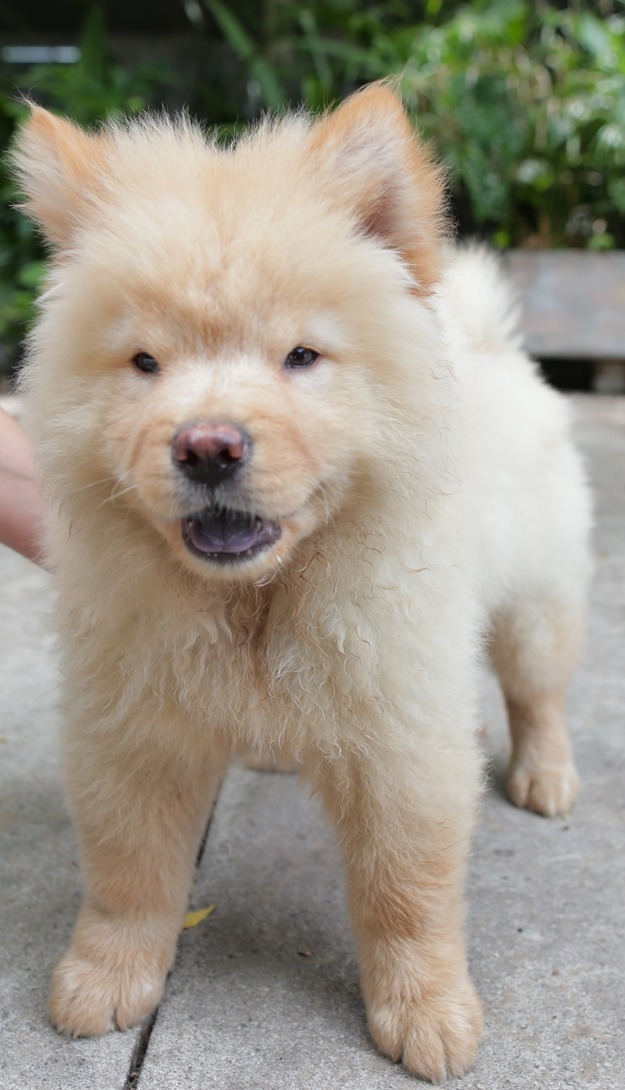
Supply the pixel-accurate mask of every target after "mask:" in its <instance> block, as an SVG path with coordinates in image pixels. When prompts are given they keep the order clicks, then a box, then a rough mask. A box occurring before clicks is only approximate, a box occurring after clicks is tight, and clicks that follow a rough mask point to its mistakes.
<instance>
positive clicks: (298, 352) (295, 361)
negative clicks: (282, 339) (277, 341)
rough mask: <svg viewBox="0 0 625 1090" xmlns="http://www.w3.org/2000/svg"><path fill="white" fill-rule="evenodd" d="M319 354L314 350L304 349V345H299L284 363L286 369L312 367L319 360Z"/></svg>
mask: <svg viewBox="0 0 625 1090" xmlns="http://www.w3.org/2000/svg"><path fill="white" fill-rule="evenodd" d="M318 356H319V353H318V352H315V350H314V348H303V347H302V345H298V346H297V348H293V349H292V351H291V352H289V354H288V356H287V357H286V359H285V361H284V366H285V367H310V365H311V364H312V363H314V362H315V360H316V359H317V358H318Z"/></svg>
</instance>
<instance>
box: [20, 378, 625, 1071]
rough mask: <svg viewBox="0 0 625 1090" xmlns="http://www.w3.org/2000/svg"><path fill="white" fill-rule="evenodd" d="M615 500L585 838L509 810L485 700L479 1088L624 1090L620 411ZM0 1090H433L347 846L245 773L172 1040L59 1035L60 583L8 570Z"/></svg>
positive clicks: (66, 832) (583, 803)
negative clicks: (386, 999) (380, 1017)
mask: <svg viewBox="0 0 625 1090" xmlns="http://www.w3.org/2000/svg"><path fill="white" fill-rule="evenodd" d="M575 400H576V403H577V408H578V412H579V422H578V433H579V436H580V440H581V442H582V445H583V447H584V449H585V451H586V453H587V457H588V460H589V466H590V470H591V474H592V477H593V482H594V486H595V492H596V496H597V517H598V526H597V534H596V539H595V546H596V554H597V577H596V580H595V585H594V590H593V604H592V613H591V619H590V631H589V638H588V643H587V647H586V652H585V656H584V661H583V664H582V667H581V669H580V671H579V673H578V675H577V677H576V680H575V684H574V686H573V690H572V693H571V699H570V719H571V728H572V733H573V736H574V742H575V750H576V755H577V761H578V766H579V768H580V771H581V774H582V778H583V793H582V796H581V799H580V802H579V804H578V806H577V808H576V810H575V812H574V814H573V816H572V818H571V819H570V820H569V821H563V820H560V819H558V820H554V821H548V820H545V819H541V818H538V817H536V816H534V815H532V814H528V813H525V812H520V811H518V810H515V809H513V808H512V807H511V806H510V805H509V804H508V803H507V802H506V801H505V800H504V798H503V794H502V787H501V783H502V774H503V768H504V765H505V758H506V752H507V738H506V734H505V730H504V724H503V716H502V708H501V701H500V698H499V695H498V693H497V691H496V689H495V686H494V684H493V683H492V682H491V681H488V682H487V683H486V685H485V719H486V720H487V721H488V724H489V738H488V743H487V744H488V750H489V754H490V759H491V768H492V774H491V784H490V790H489V792H488V794H487V796H486V798H485V799H484V804H483V808H482V816H481V822H480V826H479V831H478V835H477V839H476V844H475V850H474V855H473V859H472V866H471V874H470V881H469V904H470V915H469V949H470V959H471V965H472V970H473V975H474V979H475V981H476V984H477V986H478V988H479V990H480V993H481V995H482V998H483V1000H484V1005H485V1012H486V1036H485V1041H484V1044H483V1046H482V1049H481V1052H480V1055H479V1059H478V1062H477V1065H476V1067H475V1069H474V1070H473V1071H472V1072H471V1073H470V1074H469V1075H468V1076H467V1077H466V1078H465V1079H464V1080H462V1081H461V1082H460V1081H452V1082H451V1083H449V1084H448V1085H449V1086H451V1087H460V1086H462V1087H463V1088H465V1090H534V1088H536V1090H539V1088H540V1090H545V1088H549V1090H582V1088H584V1090H623V1088H624V1087H625V1024H624V1023H625V943H624V942H623V931H624V924H625V790H624V784H623V769H624V767H625V729H624V728H625V661H624V659H623V632H624V624H625V548H624V543H625V399H623V398H611V399H610V398H600V397H597V396H588V397H585V396H584V397H582V396H580V397H577V398H576V399H575ZM0 579H1V581H2V588H3V593H2V605H1V607H0V712H1V717H0V1086H1V1087H2V1088H3V1090H18V1088H19V1090H79V1088H80V1090H87V1088H94V1090H135V1088H137V1090H213V1088H215V1090H216V1088H220V1090H222V1088H223V1090H365V1088H366V1090H381V1088H390V1090H393V1088H395V1087H397V1088H399V1087H408V1086H416V1085H419V1084H418V1083H416V1082H415V1080H414V1079H412V1078H411V1077H410V1076H409V1075H407V1074H406V1073H405V1071H404V1070H403V1069H402V1068H401V1067H399V1066H395V1065H393V1064H391V1063H390V1062H389V1061H387V1060H385V1059H384V1058H383V1057H381V1056H380V1055H378V1053H377V1052H376V1051H375V1049H374V1048H373V1046H372V1044H371V1042H370V1040H369V1038H368V1036H367V1032H366V1026H365V1018H364V1011H363V1007H362V1004H361V1000H360V996H359V988H358V974H357V966H356V959H355V953H354V945H353V941H352V938H351V935H350V930H349V925H348V921H347V915H346V911H345V908H344V904H343V881H342V875H341V868H340V863H339V858H338V853H337V850H336V847H335V845H334V840H333V835H332V831H331V830H330V829H329V828H328V827H327V825H326V824H325V822H324V820H323V818H322V816H321V814H320V812H319V808H318V806H317V805H316V803H315V802H314V801H310V800H309V799H308V798H307V796H306V794H305V792H304V791H302V790H301V789H300V788H299V786H298V784H297V782H296V780H295V778H294V777H292V776H284V775H277V774H267V773H261V772H250V771H247V770H243V769H234V770H232V772H231V773H230V775H229V777H228V779H227V781H226V783H225V785H224V787H223V788H222V792H221V795H220V798H219V800H218V804H217V808H216V812H215V816H214V819H213V822H212V825H211V828H210V832H209V836H208V841H207V845H206V849H205V852H204V856H203V859H202V861H201V865H200V867H199V871H198V875H197V881H196V884H195V888H194V891H193V896H192V907H194V908H196V907H197V908H202V907H205V906H207V905H208V904H215V905H216V908H215V911H214V912H213V913H212V915H210V916H209V917H207V918H206V919H205V920H204V921H203V922H202V923H200V924H199V925H198V926H197V927H195V928H193V929H191V930H188V931H185V932H184V933H183V935H182V936H181V940H180V949H179V954H178V958H177V962H176V965H175V967H174V971H173V973H172V975H171V977H170V980H169V983H168V987H167V991H166V995H165V998H164V1000H163V1002H162V1003H161V1007H160V1010H159V1012H158V1015H157V1018H156V1020H155V1021H154V1023H153V1024H152V1023H151V1022H150V1023H148V1024H146V1025H145V1026H144V1027H140V1028H139V1029H138V1030H135V1031H129V1032H127V1033H124V1034H121V1033H117V1034H112V1035H109V1036H108V1037H105V1038H103V1039H101V1040H95V1041H93V1040H90V1041H67V1040H64V1039H62V1038H60V1037H58V1036H57V1034H56V1033H55V1032H54V1031H53V1030H52V1029H51V1027H50V1025H49V1023H48V1021H47V1014H46V993H47V988H48V983H49V977H50V973H51V970H52V968H53V966H54V963H55V962H56V960H57V959H58V957H59V956H60V954H61V952H62V950H63V948H64V946H65V944H66V942H67V940H68V938H69V934H70V930H71V926H72V923H73V920H74V917H75V913H76V909H77V904H78V896H79V874H78V863H77V855H76V848H75V843H74V837H73V834H72V830H71V826H70V824H69V820H68V818H67V816H66V814H65V811H64V807H63V799H62V790H61V786H60V779H59V769H58V760H57V756H56V752H57V742H56V730H57V713H56V702H57V674H56V670H55V664H54V654H53V640H52V638H51V636H50V635H49V634H48V632H47V630H46V625H45V611H46V608H47V586H46V584H47V578H46V576H45V575H44V574H43V573H41V572H39V571H38V570H37V569H35V568H34V567H33V566H32V565H30V564H29V563H28V562H27V561H25V560H22V559H21V558H19V557H17V556H15V555H13V554H10V553H9V552H8V551H6V550H5V551H2V553H1V555H0Z"/></svg>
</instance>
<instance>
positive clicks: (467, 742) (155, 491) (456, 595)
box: [14, 85, 590, 1081]
mask: <svg viewBox="0 0 625 1090" xmlns="http://www.w3.org/2000/svg"><path fill="white" fill-rule="evenodd" d="M14 158H15V163H16V167H17V170H18V173H19V177H20V179H21V184H22V187H23V190H24V192H25V194H26V209H27V211H28V213H29V214H30V215H31V216H32V217H33V218H34V219H35V221H36V222H37V223H38V224H39V225H40V226H41V228H42V230H43V232H44V234H45V235H46V237H47V238H48V240H49V241H50V243H51V245H52V246H53V248H54V250H55V257H54V259H53V261H52V265H51V270H50V276H49V283H48V287H47V290H46V292H45V294H44V296H43V299H42V302H41V316H40V319H39V321H38V323H37V326H36V328H35V330H34V333H33V336H32V344H31V351H30V358H29V361H28V364H27V367H26V369H25V373H24V377H23V381H22V387H23V390H24V393H25V396H26V401H27V407H28V419H29V422H30V428H31V431H32V434H33V435H34V437H35V440H36V444H37V449H38V456H39V463H40V466H41V471H42V475H43V477H44V481H45V485H46V488H47V491H48V494H49V498H50V516H49V529H48V534H47V545H46V547H47V555H48V560H49V564H50V567H51V568H52V569H53V571H54V579H55V582H56V589H57V597H58V607H57V622H58V629H59V633H60V639H61V647H62V670H63V677H64V701H63V703H64V711H65V728H64V754H65V763H66V777H67V791H68V795H69V799H70V804H71V808H72V811H73V815H74V820H75V823H76V828H77V831H78V836H79V839H80V848H81V854H82V864H83V871H84V883H85V896H84V903H83V906H82V908H81V911H80V916H79V919H78V922H77V924H76V929H75V932H74V936H73V939H72V943H71V946H70V948H69V950H68V951H67V953H66V954H65V956H64V957H63V959H62V960H61V962H60V964H59V966H58V968H57V970H56V973H55V975H54V982H53V988H52V997H51V1003H50V1009H51V1015H52V1020H53V1022H54V1024H55V1025H56V1026H57V1027H58V1028H59V1029H60V1030H62V1031H64V1032H66V1033H69V1034H72V1035H89V1034H99V1033H103V1032H105V1031H106V1030H109V1029H111V1028H113V1027H118V1028H122V1029H123V1028H124V1027H126V1026H130V1025H132V1024H134V1023H136V1022H138V1021H139V1020H140V1019H141V1018H143V1017H144V1015H146V1014H147V1013H148V1012H149V1011H151V1010H152V1008H153V1007H154V1006H155V1005H156V1004H157V1003H158V1001H159V999H160V996H161V994H162V990H163V984H164V981H165V977H166V974H167V972H168V970H169V969H170V968H171V965H172V962H173V960H174V955H175V950H176V939H177V935H178V932H179V930H180V926H181V922H182V919H183V916H184V912H185V906H186V903H187V897H188V893H189V888H190V884H191V881H192V877H193V870H194V859H195V854H196V850H197V847H198V842H199V840H200V837H201V834H202V830H203V827H204V824H205V821H206V817H207V813H208V810H209V806H210V803H211V798H212V797H213V796H214V793H215V790H216V788H217V785H218V783H219V782H220V780H221V778H222V777H223V775H224V772H225V770H226V767H227V765H228V762H229V760H230V759H231V756H232V755H233V754H237V753H249V752H252V753H255V754H256V755H257V757H258V758H259V760H267V759H268V758H275V759H277V760H278V761H279V762H288V763H289V764H291V765H293V766H295V767H297V768H298V769H299V770H300V771H301V774H302V776H303V777H304V778H305V779H306V780H307V781H308V783H309V784H311V785H312V786H313V787H314V788H315V789H316V791H317V792H318V793H319V795H320V796H321V798H322V799H323V802H324V804H325V808H326V810H327V813H328V814H329V815H330V817H331V819H332V820H333V821H334V822H335V824H336V827H337V830H338V834H339V837H340V841H341V844H342V849H343V853H344V858H345V867H346V871H347V885H348V891H349V902H350V907H351V915H352V920H353V927H354V932H355V936H356V940H357V944H358V950H359V957H360V964H361V972H362V991H363V996H364V1000H365V1003H366V1007H367V1014H368V1020H369V1026H370V1030H371V1034H372V1036H373V1038H374V1040H375V1042H376V1044H377V1046H378V1048H380V1049H381V1051H382V1052H384V1053H386V1054H387V1055H388V1056H390V1057H391V1058H392V1059H394V1060H398V1059H399V1058H400V1057H401V1058H402V1059H403V1062H404V1064H405V1065H406V1067H407V1068H408V1069H409V1070H410V1071H411V1072H414V1073H415V1074H417V1075H420V1076H422V1077H423V1078H426V1079H430V1080H432V1081H439V1080H442V1079H443V1078H444V1077H445V1076H446V1075H460V1074H462V1072H464V1071H466V1070H467V1068H469V1067H470V1065H471V1064H472V1062H473V1060H474V1057H475V1053H476V1049H477V1046H478V1043H479V1040H480V1035H481V1030H482V1016H481V1012H480V1003H479V1000H478V997H477V995H476V992H475V990H474V987H473V985H472V983H471V980H470V978H469V975H468V971H467V963H466V956H465V943H464V938H463V916H464V910H463V881H464V875H465V868H466V862H467V856H468V852H469V846H470V841H471V832H472V826H473V822H474V817H475V812H476V805H477V799H478V795H479V792H480V785H481V781H482V768H481V761H480V755H479V750H478V746H477V744H476V691H477V674H478V669H479V664H480V657H481V652H482V648H483V646H484V644H485V642H487V644H488V647H489V649H490V653H491V656H492V660H493V662H494V665H495V668H496V670H497V673H498V675H499V678H500V680H501V684H502V687H503V691H504V694H505V697H506V701H507V706H508V711H509V718H510V728H511V733H512V759H511V763H510V770H509V778H508V790H509V794H510V797H511V799H512V800H513V802H515V803H516V804H517V805H519V806H526V807H529V808H530V809H533V810H537V811H538V812H539V813H543V814H556V813H558V812H565V811H567V810H568V809H569V807H570V806H571V805H572V804H573V802H574V800H575V796H576V793H577V789H578V778H577V774H576V772H575V768H574V765H573V761H572V757H571V750H570V745H569V741H568V737H567V731H566V726H565V717H564V701H565V690H566V687H567V683H568V681H569V677H570V674H571V671H572V668H573V666H574V663H575V659H576V656H577V653H578V647H579V643H580V636H581V631H582V624H583V614H584V600H585V596H586V585H587V579H588V571H589V557H588V543H587V537H588V527H589V521H590V516H589V502H588V495H587V489H586V485H585V481H584V476H583V472H582V469H581V467H580V463H579V460H578V457H577V455H576V453H575V451H574V449H573V447H572V444H571V441H570V438H569V423H568V412H567V407H566V405H565V403H564V401H563V400H562V399H561V398H560V397H559V396H558V395H557V394H556V393H555V392H553V391H552V390H550V389H548V388H547V387H546V386H545V385H544V384H543V383H542V382H541V380H540V378H539V377H538V376H537V374H536V371H535V368H534V366H533V364H532V363H530V362H529V360H528V359H527V358H526V356H525V355H524V354H523V352H522V351H521V348H520V344H519V339H518V336H517V333H516V332H515V327H514V317H513V315H512V313H511V304H510V299H509V297H508V294H507V291H506V288H505V286H504V285H503V284H502V283H501V278H500V275H499V272H498V270H497V268H496V266H495V265H494V264H493V262H492V261H491V259H490V258H488V257H487V256H484V255H483V254H481V253H479V252H477V251H471V250H469V251H466V252H464V253H454V252H453V251H452V250H451V248H448V247H447V246H446V244H445V243H444V241H443V235H444V227H445V224H444V217H443V216H442V197H441V189H442V182H441V174H440V172H439V170H438V169H437V167H436V166H435V165H433V163H432V161H431V159H430V156H429V155H428V153H427V151H426V150H424V148H423V147H422V146H420V145H419V143H418V141H417V140H416V139H415V137H414V134H413V132H412V130H411V127H410V124H409V122H408V120H407V118H406V116H405V113H404V111H403V108H402V106H401V103H400V102H399V101H398V100H397V98H396V97H395V95H394V94H393V92H392V91H391V90H390V89H388V88H387V87H386V86H384V85H377V86H373V87H370V88H368V89H366V90H364V91H363V92H361V93H359V94H357V95H355V96H354V97H352V98H350V99H348V100H347V101H346V102H345V103H344V104H343V105H342V106H341V107H340V108H339V109H338V110H337V111H336V112H335V113H333V114H328V115H326V116H323V117H321V118H320V119H317V120H314V119H310V118H307V117H305V116H304V115H302V114H297V115H294V116H290V117H286V118H283V119H281V120H279V121H275V122H271V121H267V122H265V123H263V124H262V125H260V126H259V127H257V128H256V129H254V130H253V131H252V132H251V133H250V134H249V135H247V136H244V137H243V138H241V139H240V140H238V141H237V142H236V143H235V144H234V145H233V146H231V147H228V148H223V147H220V146H218V145H217V144H216V143H214V142H212V141H211V140H209V139H207V138H206V137H205V135H204V134H203V133H202V132H201V131H200V129H199V128H197V127H196V126H195V125H193V124H192V123H191V122H190V121H188V120H187V119H186V118H182V119H179V120H177V121H171V120H168V119H167V118H166V117H161V116H159V117H144V118H141V119H139V120H131V121H128V122H127V123H125V124H121V125H117V124H109V125H107V126H106V127H105V128H103V129H102V130H101V131H100V132H98V133H86V132H83V131H81V130H80V129H78V128H76V127H74V125H72V124H70V123H69V122H67V121H64V120H61V119H59V118H57V117H53V116H52V115H51V114H49V113H47V112H45V111H44V110H42V109H40V108H37V107H34V108H33V110H32V115H31V118H30V120H29V122H28V123H27V125H26V126H25V128H24V129H23V131H22V133H21V136H20V138H19V141H18V143H17V147H16V151H15V156H14Z"/></svg>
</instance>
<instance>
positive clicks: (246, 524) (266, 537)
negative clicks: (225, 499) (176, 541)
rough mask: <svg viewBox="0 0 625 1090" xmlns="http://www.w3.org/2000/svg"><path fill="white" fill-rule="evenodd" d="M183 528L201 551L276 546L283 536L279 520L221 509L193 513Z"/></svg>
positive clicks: (234, 550)
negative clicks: (263, 519)
mask: <svg viewBox="0 0 625 1090" xmlns="http://www.w3.org/2000/svg"><path fill="white" fill-rule="evenodd" d="M183 527H184V530H185V532H186V534H187V535H188V537H189V539H190V541H191V543H192V545H193V546H194V547H195V548H196V549H197V551H198V552H200V553H229V554H232V555H236V554H238V553H246V552H249V550H250V549H253V548H255V547H256V546H257V545H273V544H274V542H276V541H277V540H278V538H279V536H280V528H279V526H278V524H277V523H275V522H263V521H262V520H261V519H259V518H254V517H253V516H250V515H245V514H242V513H240V512H238V511H224V510H220V509H217V510H206V511H200V512H198V513H197V514H195V515H189V517H188V518H186V519H183Z"/></svg>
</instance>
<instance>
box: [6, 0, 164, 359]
mask: <svg viewBox="0 0 625 1090" xmlns="http://www.w3.org/2000/svg"><path fill="white" fill-rule="evenodd" d="M79 53H80V59H79V60H78V61H77V63H75V64H46V65H38V66H36V67H33V68H30V69H29V70H28V71H26V72H18V71H11V70H7V71H5V72H4V73H3V80H2V85H1V86H0V139H1V140H2V144H3V145H4V146H5V147H6V145H7V143H8V141H9V139H10V136H11V134H12V132H13V130H14V128H15V126H16V124H18V123H19V122H20V121H22V120H23V119H24V118H25V116H26V114H27V113H28V107H27V106H26V104H25V103H24V101H23V97H22V96H24V95H30V94H32V95H33V97H34V98H35V99H36V101H37V102H40V103H41V104H42V105H45V106H47V107H49V108H50V109H53V110H58V111H60V112H63V113H67V114H69V115H70V116H71V117H73V118H74V119H75V120H76V121H79V122H81V123H82V124H85V125H90V124H93V123H94V122H96V121H99V120H101V119H102V118H104V117H117V116H121V115H122V114H127V113H136V112H137V111H139V110H142V109H145V107H146V106H148V105H150V103H151V102H152V101H153V99H154V96H155V94H156V92H161V91H163V90H166V89H167V88H168V87H169V86H170V85H171V80H172V76H171V72H170V70H169V69H167V68H164V67H163V66H155V65H147V64H144V63H138V64H136V65H132V66H131V67H122V66H121V65H120V64H118V63H117V62H116V61H115V59H114V57H113V56H112V55H111V53H110V50H109V46H108V36H107V33H106V26H105V19H104V14H103V9H102V8H100V7H99V6H98V5H93V6H92V7H91V8H90V9H89V12H88V15H87V19H86V22H85V26H84V29H83V33H82V35H81V38H80V42H79ZM15 199H16V193H15V189H14V185H13V182H12V180H11V177H10V175H9V173H8V170H7V166H6V164H4V163H3V164H1V165H0V370H1V369H3V367H2V365H3V364H4V369H6V367H8V366H10V365H11V364H12V363H13V362H15V361H16V359H17V358H18V356H19V353H20V346H21V342H22V340H23V337H24V332H25V330H26V328H27V327H28V325H29V324H30V322H31V320H32V318H33V316H34V309H35V298H36V295H37V293H38V290H39V288H40V285H41V281H42V279H43V275H44V271H45V260H44V258H45V255H44V252H43V248H42V246H41V243H40V241H39V239H38V237H37V233H36V231H35V229H34V228H33V226H32V225H31V224H30V223H29V222H28V221H27V220H25V219H24V217H23V216H22V215H20V214H19V213H18V212H17V211H16V210H15V208H14V203H15Z"/></svg>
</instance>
